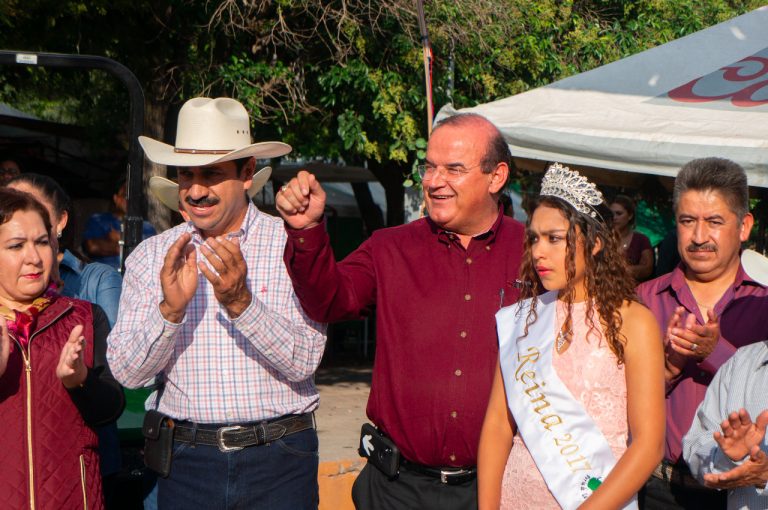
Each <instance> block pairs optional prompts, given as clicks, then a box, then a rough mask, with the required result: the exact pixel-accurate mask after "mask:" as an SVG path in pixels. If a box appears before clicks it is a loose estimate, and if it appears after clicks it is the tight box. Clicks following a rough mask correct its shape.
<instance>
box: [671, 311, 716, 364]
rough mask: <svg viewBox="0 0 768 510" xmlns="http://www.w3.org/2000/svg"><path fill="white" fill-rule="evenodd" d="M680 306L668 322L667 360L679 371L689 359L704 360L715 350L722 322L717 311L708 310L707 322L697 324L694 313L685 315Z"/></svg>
mask: <svg viewBox="0 0 768 510" xmlns="http://www.w3.org/2000/svg"><path fill="white" fill-rule="evenodd" d="M685 311H686V310H685V308H684V307H682V306H678V307H677V308H676V309H675V313H674V314H672V317H670V319H669V323H668V324H667V340H668V341H667V361H668V365H672V366H673V367H674V368H675V369H676V371H677V372H678V373H679V371H681V370H682V369H683V367H684V366H685V363H686V361H687V360H688V359H693V360H695V361H696V362H697V363H700V362H701V361H703V360H704V359H705V358H706V357H707V356H709V355H710V354H712V351H714V350H715V346H716V345H717V341H718V340H719V339H720V322H719V320H718V317H717V316H716V315H715V312H714V311H712V310H708V311H707V323H706V324H703V325H702V324H697V323H696V316H695V315H694V314H692V313H689V314H688V315H687V316H686V315H685Z"/></svg>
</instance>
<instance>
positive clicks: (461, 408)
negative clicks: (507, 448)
mask: <svg viewBox="0 0 768 510" xmlns="http://www.w3.org/2000/svg"><path fill="white" fill-rule="evenodd" d="M510 165H511V163H510V154H509V149H508V147H507V144H506V143H505V141H504V139H503V137H502V136H501V134H500V133H499V131H498V130H497V129H496V128H495V127H494V126H493V125H492V124H491V123H490V122H488V121H487V120H485V119H484V118H482V117H480V116H477V115H462V116H457V117H452V118H450V119H447V120H446V121H444V122H443V123H441V124H439V125H438V126H437V127H436V128H435V130H434V131H433V133H432V137H431V139H430V141H429V144H428V147H427V157H426V165H425V166H424V167H423V168H421V169H420V172H421V174H422V175H423V188H424V200H425V202H426V206H427V211H428V212H429V217H427V218H422V219H420V220H417V221H414V222H412V223H410V224H408V225H402V226H399V227H394V228H388V229H384V230H379V231H377V232H375V233H374V234H373V236H372V237H371V238H370V239H368V240H367V241H366V242H364V243H363V244H362V245H361V246H360V248H358V249H357V250H356V251H355V252H353V253H352V254H350V255H349V256H348V257H347V258H345V259H344V260H343V261H341V262H339V263H337V262H336V261H335V260H334V257H333V253H332V251H331V247H330V244H329V242H328V235H327V234H326V231H325V228H324V225H323V217H322V215H323V208H324V205H325V192H323V190H322V188H321V186H320V185H319V184H318V182H317V181H316V180H315V177H314V176H313V175H311V174H308V173H306V172H300V173H299V175H298V176H297V177H296V178H294V179H293V180H291V182H290V183H289V184H288V185H286V186H284V187H283V188H282V190H281V191H280V192H279V193H278V195H277V201H276V202H277V207H278V210H279V211H280V213H281V214H282V215H283V218H284V219H285V222H286V226H287V230H288V243H287V246H286V251H285V262H286V265H287V266H288V271H289V273H290V275H291V278H292V279H293V284H294V287H295V289H296V294H297V296H298V297H299V299H300V300H301V304H302V306H303V307H304V309H305V310H306V311H307V314H308V315H309V316H310V317H312V318H313V319H315V320H319V321H322V322H333V321H339V320H348V319H352V318H359V317H361V316H364V315H367V314H369V313H371V312H372V311H373V310H374V309H375V311H376V324H377V328H378V329H377V346H376V360H375V364H374V369H373V384H372V386H371V394H370V397H369V399H368V409H367V412H368V417H369V418H370V419H371V421H372V422H373V423H374V424H375V425H376V426H377V427H378V428H379V429H380V430H381V431H382V432H384V433H385V434H386V435H387V436H388V437H390V438H391V439H392V440H393V441H394V442H395V444H397V446H398V448H399V449H400V451H401V453H402V457H403V458H404V459H406V461H405V462H404V463H402V464H401V466H400V475H399V477H398V478H397V480H396V481H393V482H390V481H388V480H387V479H386V477H385V476H384V475H383V474H382V473H381V472H380V471H378V470H377V469H375V468H373V467H371V465H370V464H369V465H367V466H366V467H365V469H363V471H362V472H361V474H360V476H359V477H358V479H357V481H356V482H355V487H354V489H353V499H354V500H355V504H356V505H357V506H358V508H377V509H378V508H392V509H395V508H396V509H398V510H401V509H408V508H413V509H417V508H418V509H429V508H435V509H440V510H445V509H451V508H461V509H466V508H474V507H476V505H477V502H476V493H477V486H476V480H475V479H474V467H475V465H476V462H477V446H478V440H479V436H480V428H481V426H482V422H483V417H484V415H485V410H486V406H487V403H488V396H489V393H490V388H491V381H492V379H493V372H494V368H495V364H496V357H497V353H498V344H497V340H496V328H495V323H494V314H495V313H496V311H497V310H498V309H499V308H500V307H502V306H506V305H510V304H512V303H514V302H515V301H516V300H517V296H518V291H517V290H516V288H515V286H514V283H515V280H516V278H517V275H518V267H519V264H520V258H521V255H522V246H523V243H522V241H523V232H524V229H523V226H522V225H521V224H520V223H518V222H516V221H514V220H513V219H511V218H509V217H506V216H504V215H503V211H501V210H500V209H499V206H498V197H499V193H500V192H501V190H502V188H503V187H504V184H505V183H506V181H507V178H508V176H509V167H510ZM458 468H465V469H458ZM441 470H442V471H444V472H445V473H447V476H443V477H442V482H443V483H442V484H441V483H440V481H441ZM446 482H447V483H446Z"/></svg>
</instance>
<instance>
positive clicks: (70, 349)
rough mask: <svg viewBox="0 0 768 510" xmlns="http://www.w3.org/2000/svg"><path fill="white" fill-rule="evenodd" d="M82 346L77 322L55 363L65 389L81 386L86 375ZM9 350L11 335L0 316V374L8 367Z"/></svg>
mask: <svg viewBox="0 0 768 510" xmlns="http://www.w3.org/2000/svg"><path fill="white" fill-rule="evenodd" d="M84 347H85V337H83V326H82V325H79V324H78V325H77V326H75V327H74V328H72V331H71V332H70V333H69V338H68V339H67V342H66V343H65V344H64V347H62V349H61V354H60V355H59V363H58V364H57V365H56V377H58V378H59V380H60V381H61V383H62V384H63V385H64V387H65V388H67V389H70V390H71V389H74V388H77V387H79V386H81V385H82V384H83V383H85V379H86V377H87V376H88V368H87V367H86V366H85V362H84V361H83V348H84ZM10 351H11V337H10V335H9V334H8V325H7V324H6V322H5V318H0V376H2V375H3V374H4V373H5V369H6V368H7V367H8V357H9V356H10Z"/></svg>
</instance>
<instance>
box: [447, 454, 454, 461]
mask: <svg viewBox="0 0 768 510" xmlns="http://www.w3.org/2000/svg"><path fill="white" fill-rule="evenodd" d="M448 458H449V459H451V462H456V456H455V455H454V454H451V455H450V456H448Z"/></svg>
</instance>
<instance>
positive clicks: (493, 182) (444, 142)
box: [423, 125, 508, 235]
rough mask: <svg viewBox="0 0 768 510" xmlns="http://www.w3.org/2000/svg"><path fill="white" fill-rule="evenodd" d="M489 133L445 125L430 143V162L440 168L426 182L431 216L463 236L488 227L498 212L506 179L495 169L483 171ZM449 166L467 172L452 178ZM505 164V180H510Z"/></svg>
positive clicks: (428, 160)
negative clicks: (447, 172)
mask: <svg viewBox="0 0 768 510" xmlns="http://www.w3.org/2000/svg"><path fill="white" fill-rule="evenodd" d="M487 146H488V133H487V130H484V129H474V128H473V126H471V125H470V126H466V127H461V126H443V127H441V128H438V129H437V130H435V132H434V133H433V134H432V138H430V140H429V144H428V145H427V157H426V160H425V162H426V164H427V165H428V166H429V165H431V166H433V167H436V168H437V169H438V171H437V172H435V173H434V176H433V177H432V178H431V179H430V180H428V181H424V183H423V188H424V201H425V203H426V207H427V212H428V213H429V217H430V218H431V219H432V221H434V222H435V223H436V224H437V225H439V226H440V227H442V228H444V229H446V230H449V231H451V232H456V233H457V234H461V235H476V234H480V233H482V230H483V229H484V228H487V226H488V222H489V220H490V221H493V218H495V217H496V214H497V212H498V205H497V200H496V198H495V197H494V195H493V194H494V193H497V192H498V191H499V190H500V189H501V187H502V186H503V185H504V182H503V181H502V180H501V179H502V177H500V176H499V175H497V174H496V173H495V172H492V173H483V170H482V168H481V167H480V162H481V161H482V158H483V156H484V155H485V153H486V151H487ZM445 167H457V168H460V169H462V170H463V171H466V173H464V174H463V175H462V176H461V177H458V178H456V179H455V180H452V181H450V182H449V181H448V180H446V177H445ZM506 172H508V170H507V169H506V167H504V175H503V180H506Z"/></svg>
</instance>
